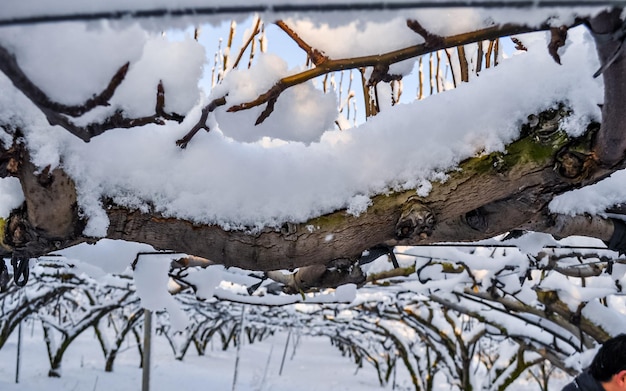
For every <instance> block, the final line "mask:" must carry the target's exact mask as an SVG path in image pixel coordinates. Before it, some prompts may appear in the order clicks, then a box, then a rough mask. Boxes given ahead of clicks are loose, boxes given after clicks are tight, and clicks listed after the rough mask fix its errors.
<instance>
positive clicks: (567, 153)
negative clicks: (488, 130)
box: [555, 123, 600, 181]
mask: <svg viewBox="0 0 626 391" xmlns="http://www.w3.org/2000/svg"><path fill="white" fill-rule="evenodd" d="M599 128H600V125H599V124H597V123H591V124H590V125H589V126H588V127H587V132H586V135H585V136H583V137H580V138H577V139H575V140H572V141H571V142H569V143H568V144H567V145H565V146H564V147H563V148H561V150H560V151H559V152H558V153H557V154H556V157H555V169H556V171H557V172H558V173H559V175H561V176H562V177H564V178H567V179H570V180H574V181H580V180H583V179H585V178H588V177H589V176H590V175H591V173H592V172H593V171H594V170H595V169H596V168H597V165H598V157H597V156H596V154H595V153H594V152H593V147H592V144H593V142H592V140H593V139H594V138H595V134H596V133H597V131H598V130H599Z"/></svg>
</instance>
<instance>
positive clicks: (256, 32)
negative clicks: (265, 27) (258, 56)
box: [224, 17, 261, 69]
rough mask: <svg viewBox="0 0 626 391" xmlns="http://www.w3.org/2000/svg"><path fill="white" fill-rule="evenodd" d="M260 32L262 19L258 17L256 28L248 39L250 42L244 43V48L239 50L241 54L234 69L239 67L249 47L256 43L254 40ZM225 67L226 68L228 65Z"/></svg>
mask: <svg viewBox="0 0 626 391" xmlns="http://www.w3.org/2000/svg"><path fill="white" fill-rule="evenodd" d="M260 32H261V18H259V17H257V19H256V24H255V26H254V29H253V30H252V33H251V34H250V36H249V37H248V40H247V41H246V43H244V44H243V46H241V49H240V50H239V54H238V55H237V59H236V60H235V62H234V63H233V69H235V68H237V66H238V65H239V62H240V61H241V58H242V57H243V53H244V52H245V51H246V49H247V48H248V46H250V44H251V43H252V42H253V41H254V38H255V37H256V36H257V35H258V34H259V33H260ZM224 66H226V64H225V65H224Z"/></svg>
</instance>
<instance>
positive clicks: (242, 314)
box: [232, 304, 246, 391]
mask: <svg viewBox="0 0 626 391" xmlns="http://www.w3.org/2000/svg"><path fill="white" fill-rule="evenodd" d="M245 320H246V306H245V304H244V305H242V306H241V321H240V323H239V327H240V328H239V335H238V336H237V340H238V341H237V356H236V358H235V372H234V373H233V388H232V391H235V389H236V387H237V373H238V372H239V354H240V352H241V345H242V344H243V329H244V327H245V324H244V323H245Z"/></svg>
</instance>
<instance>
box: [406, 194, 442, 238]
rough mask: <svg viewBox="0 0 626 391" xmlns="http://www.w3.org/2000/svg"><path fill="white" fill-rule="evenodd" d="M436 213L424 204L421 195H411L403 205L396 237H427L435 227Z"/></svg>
mask: <svg viewBox="0 0 626 391" xmlns="http://www.w3.org/2000/svg"><path fill="white" fill-rule="evenodd" d="M435 223H436V219H435V214H434V213H433V211H432V210H431V209H430V208H428V207H427V206H426V205H424V204H423V203H422V202H421V201H420V199H419V197H417V196H411V197H409V198H408V199H407V200H406V202H405V203H404V205H403V206H402V213H401V214H400V218H399V219H398V222H397V223H396V239H406V238H410V237H416V236H418V237H420V238H422V239H425V238H427V237H428V236H430V235H431V234H432V233H433V230H434V228H435Z"/></svg>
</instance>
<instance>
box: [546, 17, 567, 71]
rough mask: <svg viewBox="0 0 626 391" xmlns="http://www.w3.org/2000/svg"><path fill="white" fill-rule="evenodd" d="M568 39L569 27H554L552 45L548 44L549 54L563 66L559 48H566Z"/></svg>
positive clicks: (551, 32)
mask: <svg viewBox="0 0 626 391" xmlns="http://www.w3.org/2000/svg"><path fill="white" fill-rule="evenodd" d="M566 39H567V26H561V27H553V28H551V29H550V43H549V44H548V52H549V53H550V55H551V56H552V58H553V59H554V61H556V63H557V64H559V65H561V56H559V48H562V47H563V46H565V40H566Z"/></svg>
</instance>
